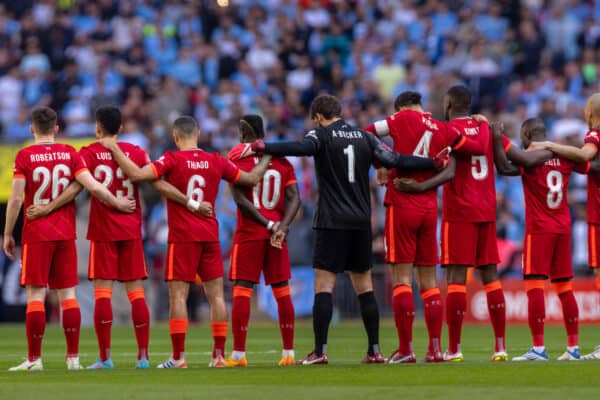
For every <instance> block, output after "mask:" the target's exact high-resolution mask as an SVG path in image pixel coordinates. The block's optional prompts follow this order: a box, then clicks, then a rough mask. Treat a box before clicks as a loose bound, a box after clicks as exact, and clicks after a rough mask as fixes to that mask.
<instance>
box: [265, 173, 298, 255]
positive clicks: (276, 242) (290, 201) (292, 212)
mask: <svg viewBox="0 0 600 400" xmlns="http://www.w3.org/2000/svg"><path fill="white" fill-rule="evenodd" d="M301 205H302V202H301V201H300V193H298V185H297V184H295V183H294V184H291V185H288V186H287V187H286V188H285V211H284V213H283V218H282V220H281V223H280V224H279V226H278V227H277V229H275V233H273V236H271V246H273V247H277V248H278V249H281V248H282V245H283V241H284V240H285V237H286V235H287V233H288V231H289V226H290V224H291V223H292V221H293V220H294V218H296V214H297V213H298V210H299V209H300V206H301Z"/></svg>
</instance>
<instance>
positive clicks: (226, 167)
mask: <svg viewBox="0 0 600 400" xmlns="http://www.w3.org/2000/svg"><path fill="white" fill-rule="evenodd" d="M217 159H218V160H219V163H220V164H221V176H222V177H223V179H225V180H226V181H227V182H229V183H236V182H237V181H239V180H240V176H241V175H242V170H241V169H240V168H239V167H238V166H237V165H235V164H234V163H233V162H231V161H230V160H228V159H226V158H225V157H223V156H221V155H217Z"/></svg>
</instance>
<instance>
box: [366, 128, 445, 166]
mask: <svg viewBox="0 0 600 400" xmlns="http://www.w3.org/2000/svg"><path fill="white" fill-rule="evenodd" d="M367 138H368V139H367V140H369V141H370V142H371V146H372V149H373V157H374V158H375V161H377V163H379V164H381V165H383V166H384V167H385V168H387V169H391V168H398V169H403V170H423V169H434V168H435V165H434V162H433V158H425V157H417V156H406V155H403V154H398V153H394V152H393V151H391V150H390V149H389V147H387V146H386V145H385V143H383V142H382V141H381V140H380V139H379V138H377V137H375V136H374V135H367Z"/></svg>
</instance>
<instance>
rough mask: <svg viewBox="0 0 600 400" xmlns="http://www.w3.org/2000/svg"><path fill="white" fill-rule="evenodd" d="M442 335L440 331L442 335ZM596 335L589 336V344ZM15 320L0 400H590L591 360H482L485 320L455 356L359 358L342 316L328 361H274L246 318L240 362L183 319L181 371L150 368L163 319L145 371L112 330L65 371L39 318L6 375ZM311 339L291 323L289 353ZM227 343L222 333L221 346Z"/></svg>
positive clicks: (516, 329)
mask: <svg viewBox="0 0 600 400" xmlns="http://www.w3.org/2000/svg"><path fill="white" fill-rule="evenodd" d="M507 336H508V345H509V351H510V356H511V357H512V356H516V355H520V354H521V353H523V352H525V351H526V350H527V349H528V348H529V346H530V339H529V332H528V329H527V327H526V326H511V327H509V330H508V335H507ZM381 337H382V347H383V350H384V351H385V354H386V355H388V354H389V353H391V351H392V350H393V349H394V348H395V346H396V344H397V339H396V333H395V328H394V327H393V325H392V323H390V322H389V321H388V322H385V323H384V324H383V325H382V332H381ZM580 337H581V339H582V343H581V345H582V350H583V351H584V352H588V351H590V350H591V349H592V348H593V346H594V345H595V344H598V343H600V329H598V327H594V326H583V327H582V328H581V333H580ZM444 339H445V334H444ZM426 340H427V332H426V330H425V327H424V326H423V325H422V324H416V326H415V349H416V351H417V356H418V358H420V357H422V356H423V354H424V351H425V348H426ZM546 341H547V349H548V353H549V355H550V357H551V359H553V360H554V359H556V357H557V356H559V355H560V354H562V352H563V351H564V346H565V335H564V330H563V328H562V327H561V326H549V327H547V328H546ZM597 342H598V343H597ZM25 343H26V341H25V327H24V326H23V325H0V399H13V398H16V399H20V400H25V399H36V400H37V399H44V400H46V399H55V398H56V399H86V400H87V399H122V398H127V399H168V398H173V399H192V398H194V399H195V398H210V397H215V398H221V399H279V400H281V399H284V400H294V399H306V398H319V399H320V398H327V399H338V398H344V399H351V398H356V399H370V398H373V399H387V398H390V399H391V398H396V399H397V398H401V397H405V398H409V399H419V398H426V399H434V398H443V399H461V400H465V399H466V400H469V398H472V399H474V398H479V397H480V398H486V399H496V398H498V399H500V398H502V399H505V398H513V397H516V396H517V395H518V396H519V397H522V398H527V397H529V396H536V397H538V398H543V399H544V400H546V399H561V400H564V399H565V398H573V399H585V398H594V399H597V398H598V397H597V396H598V395H599V394H600V389H598V376H600V362H594V361H582V362H557V361H550V362H547V363H541V362H537V363H524V364H523V363H519V364H517V363H513V362H508V363H502V364H493V363H490V362H489V361H488V357H489V356H490V355H491V353H492V333H491V328H490V327H488V326H486V325H477V326H473V325H471V326H465V329H464V331H463V353H464V354H465V357H466V361H465V362H464V363H462V364H447V363H446V364H422V363H417V364H415V365H366V366H365V365H360V364H358V363H359V361H360V360H361V358H362V357H363V356H364V354H365V347H366V339H365V335H364V333H363V329H362V325H361V324H360V323H359V322H344V323H342V324H340V325H338V326H335V327H333V328H332V329H331V331H330V340H329V343H330V344H329V359H330V365H328V366H310V367H303V366H295V367H282V368H280V367H277V361H278V360H279V356H280V352H281V349H280V347H281V340H280V337H279V330H278V328H277V325H276V324H254V325H251V326H250V329H249V335H248V361H249V363H250V366H249V367H248V368H245V369H242V368H237V369H227V370H223V369H209V368H208V367H207V364H208V361H209V357H210V356H209V350H210V349H211V348H212V347H211V346H212V339H211V337H210V328H209V327H208V326H207V325H206V324H202V325H200V326H191V327H190V330H189V333H188V337H187V341H186V349H187V350H188V351H187V352H186V358H187V360H188V363H189V367H190V368H189V369H188V370H157V369H156V368H155V366H156V364H157V363H160V362H162V361H164V360H166V359H167V357H168V356H169V352H170V346H171V345H170V338H169V335H168V327H167V326H165V325H156V326H154V327H153V328H152V332H151V338H150V345H151V348H150V350H151V353H150V362H151V364H152V368H151V369H150V370H140V371H137V370H134V369H133V367H134V365H135V357H136V354H137V351H136V347H135V339H134V335H133V330H132V329H131V328H130V327H115V328H113V339H112V355H113V361H114V362H115V366H116V369H115V370H112V371H71V372H69V371H66V367H65V364H64V352H65V344H64V337H63V334H62V330H61V329H60V328H59V327H58V326H56V325H53V326H48V327H47V329H46V337H45V338H44V346H43V360H44V368H45V371H44V372H30V373H15V372H12V373H10V372H7V371H6V370H7V369H8V368H9V367H11V366H14V365H17V364H18V363H19V362H20V361H21V360H22V358H23V356H24V354H25ZM311 345H312V328H311V325H310V323H308V322H300V323H298V324H297V329H296V353H297V354H296V357H297V358H300V357H303V356H304V355H305V354H306V353H307V352H308V351H309V350H310V348H311ZM230 348H231V335H230V337H229V338H228V349H230ZM96 354H97V350H96V337H95V335H94V332H93V329H92V328H85V329H83V330H82V334H81V360H82V362H83V364H84V365H89V364H91V363H92V362H93V361H94V359H95V358H96Z"/></svg>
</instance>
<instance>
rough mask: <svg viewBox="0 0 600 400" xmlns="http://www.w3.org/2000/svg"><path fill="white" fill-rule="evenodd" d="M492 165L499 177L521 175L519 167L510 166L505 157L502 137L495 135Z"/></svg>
mask: <svg viewBox="0 0 600 400" xmlns="http://www.w3.org/2000/svg"><path fill="white" fill-rule="evenodd" d="M494 164H495V165H496V169H497V170H498V173H499V174H500V175H505V176H517V175H520V174H521V170H520V169H519V167H517V166H515V165H514V164H512V163H511V162H510V161H509V160H508V157H506V152H505V151H504V144H503V143H502V137H501V136H496V135H494Z"/></svg>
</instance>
